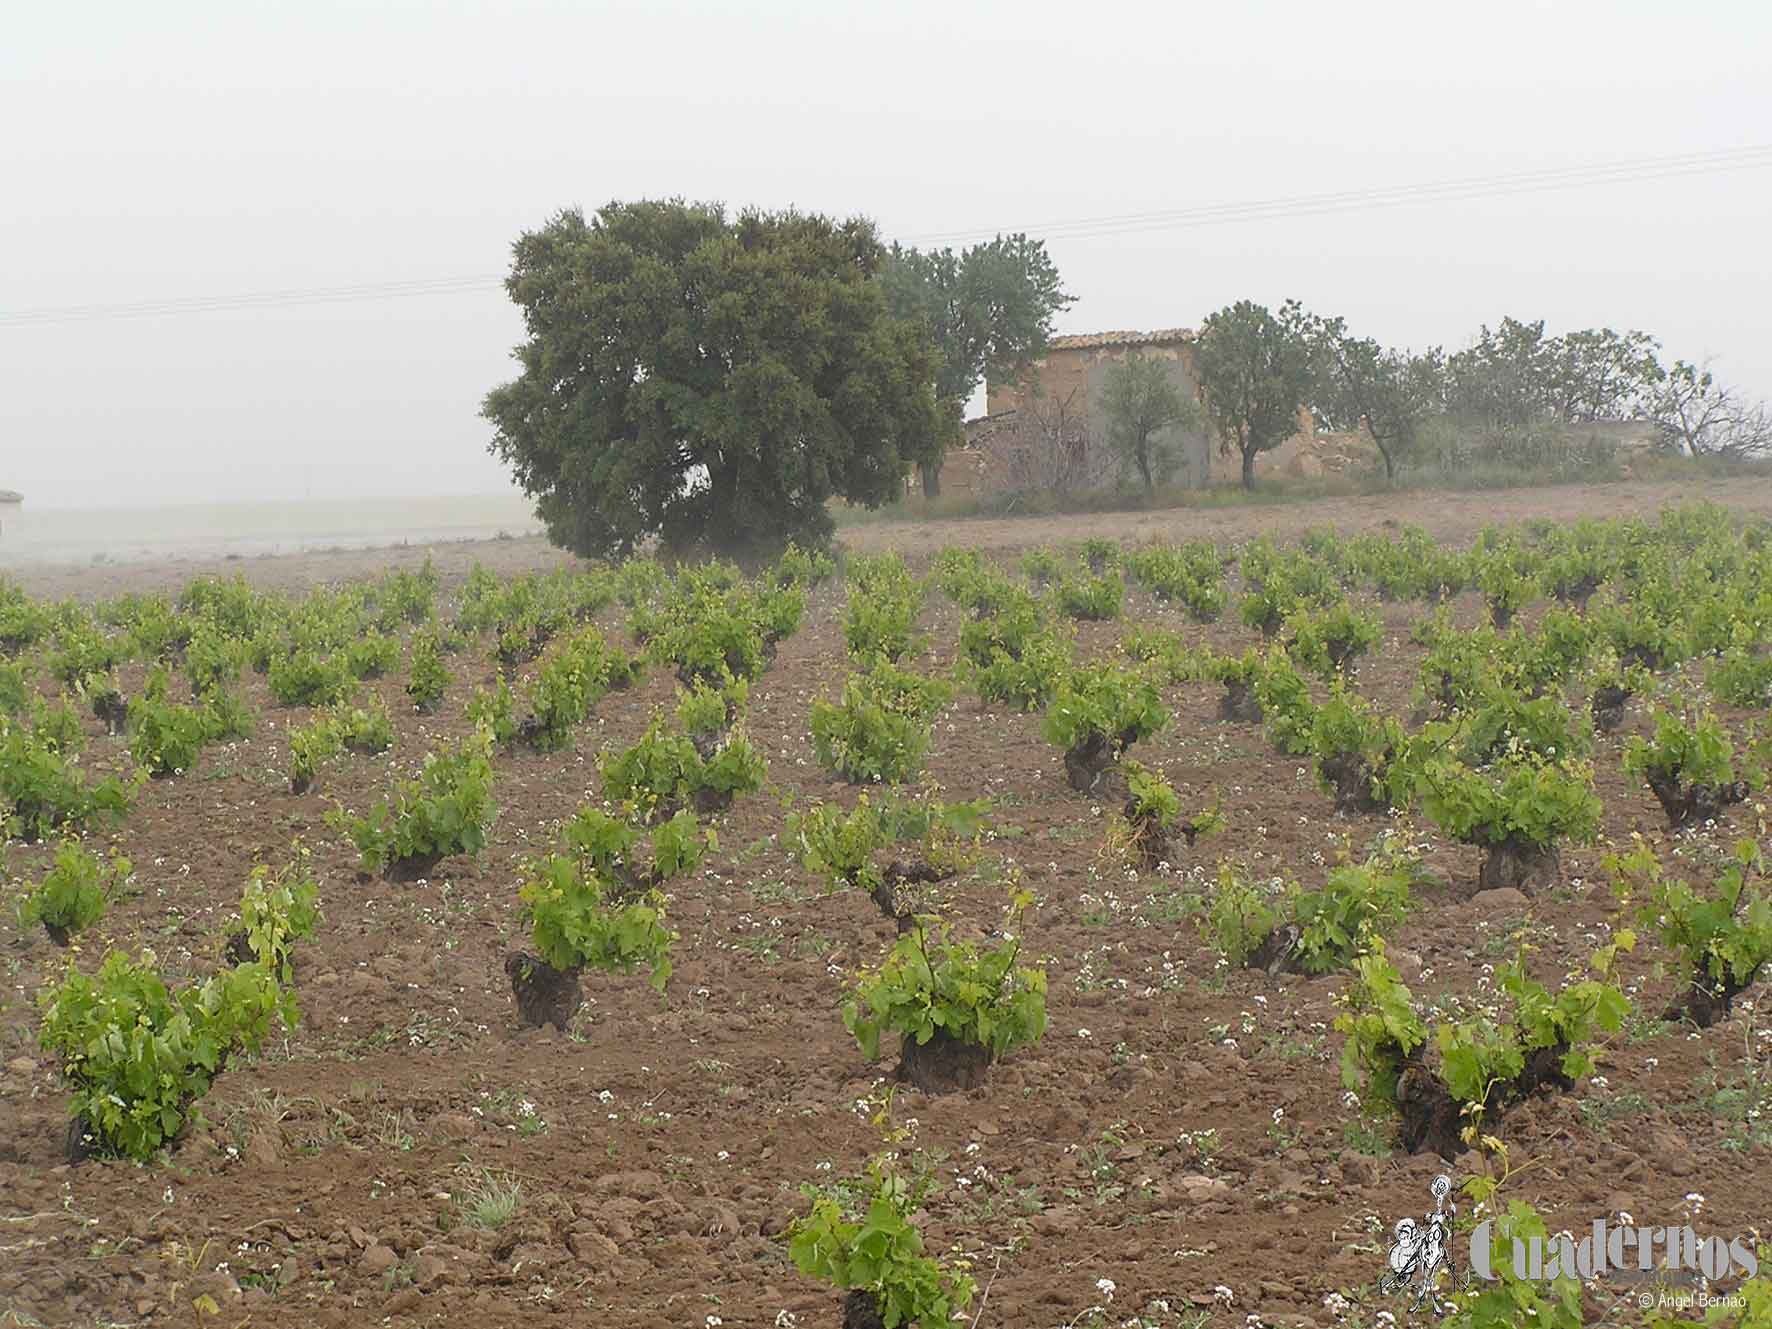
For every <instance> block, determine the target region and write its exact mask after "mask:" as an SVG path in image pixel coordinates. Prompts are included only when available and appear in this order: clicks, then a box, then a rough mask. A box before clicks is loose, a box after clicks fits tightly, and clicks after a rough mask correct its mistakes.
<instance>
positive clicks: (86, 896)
mask: <svg viewBox="0 0 1772 1329" xmlns="http://www.w3.org/2000/svg"><path fill="white" fill-rule="evenodd" d="M133 870H134V869H133V868H132V867H131V866H130V862H129V860H128V859H127V858H124V857H122V856H121V855H117V854H113V855H112V856H111V861H110V862H109V863H105V862H103V861H101V860H100V859H99V856H98V855H97V854H95V853H93V852H92V851H91V850H89V849H87V848H86V847H85V846H84V845H82V844H81V843H80V842H79V841H78V840H76V839H73V838H69V839H65V840H63V841H62V842H61V844H59V845H58V846H56V851H55V863H54V865H53V866H52V867H51V868H50V869H49V871H48V872H46V873H44V874H43V879H42V880H41V881H39V882H38V883H37V885H36V887H35V888H34V889H33V890H32V891H31V893H30V894H29V895H28V896H26V897H25V906H24V911H23V915H22V917H23V921H24V922H25V924H26V925H29V924H32V923H42V924H43V928H44V931H46V932H48V933H49V935H50V938H51V939H52V940H53V941H55V943H56V944H57V945H61V946H65V945H67V944H68V939H69V938H70V937H72V936H73V935H74V934H75V933H76V932H84V931H85V930H86V929H87V928H89V927H91V926H92V925H93V924H94V923H96V922H98V920H99V919H100V918H102V917H103V916H104V912H105V905H106V904H107V903H109V902H110V900H111V898H112V896H113V895H115V894H116V893H117V892H118V891H119V890H120V889H121V888H122V887H123V885H124V883H126V882H127V881H128V880H129V874H130V873H131V872H132V871H133Z"/></svg>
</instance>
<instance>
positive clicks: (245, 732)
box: [203, 687, 258, 742]
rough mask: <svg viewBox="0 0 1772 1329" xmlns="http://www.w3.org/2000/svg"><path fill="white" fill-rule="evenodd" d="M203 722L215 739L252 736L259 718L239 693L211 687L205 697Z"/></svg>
mask: <svg viewBox="0 0 1772 1329" xmlns="http://www.w3.org/2000/svg"><path fill="white" fill-rule="evenodd" d="M203 723H204V725H205V726H206V727H207V729H208V731H209V737H210V739H211V740H213V741H217V742H219V741H221V740H223V739H234V738H251V737H252V735H253V733H254V732H255V731H256V730H257V729H258V718H257V717H256V716H255V715H253V713H252V709H251V707H249V706H247V704H246V703H245V702H244V701H242V700H241V699H240V696H239V694H238V693H235V692H232V691H230V690H228V689H227V688H224V687H214V688H211V689H210V690H209V691H208V692H207V693H205V694H204V697H203Z"/></svg>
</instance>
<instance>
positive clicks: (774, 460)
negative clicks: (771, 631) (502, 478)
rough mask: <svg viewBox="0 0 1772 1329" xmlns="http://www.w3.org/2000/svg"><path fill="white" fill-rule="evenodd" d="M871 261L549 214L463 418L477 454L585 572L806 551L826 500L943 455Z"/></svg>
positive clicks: (889, 486)
mask: <svg viewBox="0 0 1772 1329" xmlns="http://www.w3.org/2000/svg"><path fill="white" fill-rule="evenodd" d="M884 259H885V250H884V248H883V247H882V245H881V244H880V241H879V239H878V237H877V235H876V233H875V230H874V227H873V225H872V223H870V222H868V221H866V220H863V219H860V218H852V219H850V220H848V221H843V222H838V221H834V220H832V219H830V218H826V217H822V216H817V215H809V214H803V213H799V212H794V211H785V212H776V213H765V212H759V211H745V212H741V213H740V214H738V216H737V217H736V218H735V219H731V220H729V219H728V218H727V216H726V213H725V209H724V208H723V207H722V206H721V205H719V204H713V203H688V202H685V201H683V200H681V199H674V200H667V201H651V200H648V201H640V202H633V203H612V204H610V205H609V206H607V207H604V208H601V209H599V210H598V211H597V212H596V213H595V214H594V215H593V216H592V217H591V218H590V219H589V220H587V219H586V218H585V216H584V214H583V213H582V212H580V211H579V210H577V209H570V210H567V211H563V212H561V213H559V214H558V215H556V216H555V217H554V218H553V219H552V220H550V221H549V222H548V223H547V224H546V225H545V226H543V227H541V228H540V229H539V230H535V231H530V232H526V233H525V234H524V235H522V236H521V237H520V238H519V239H518V241H517V243H516V245H515V247H514V258H513V262H512V266H511V273H510V276H509V277H508V278H507V280H506V282H505V288H506V290H507V291H508V292H509V293H510V296H511V299H512V300H513V301H515V302H516V304H517V305H518V306H519V308H520V309H521V310H522V314H523V320H524V324H525V327H526V329H527V337H526V339H525V340H524V341H523V343H522V344H521V345H519V346H518V347H517V348H516V350H515V352H514V357H515V359H516V360H517V362H518V365H519V366H520V368H521V373H520V374H519V376H518V377H517V378H516V379H514V380H513V381H511V382H509V383H506V384H504V385H502V386H500V387H498V388H495V389H494V390H493V391H492V392H491V393H489V394H488V395H487V397H486V400H485V404H484V406H483V408H482V413H483V414H484V415H485V417H486V418H487V419H488V420H489V421H491V423H492V425H493V427H494V430H495V433H494V437H493V440H492V443H491V445H490V447H491V451H492V452H493V453H494V454H495V455H497V456H498V457H500V458H501V459H502V460H503V461H504V462H506V463H507V464H508V465H509V466H510V467H511V469H512V472H513V474H514V475H515V477H516V479H517V482H518V484H519V485H521V486H522V488H523V490H524V492H525V493H527V494H529V495H531V496H532V497H534V498H535V499H536V511H537V514H538V515H539V516H540V517H541V518H542V520H543V521H544V522H545V523H546V525H547V529H548V534H549V537H550V538H551V539H553V540H554V541H555V543H557V544H561V545H564V546H566V547H567V548H569V549H571V550H573V551H574V552H575V553H578V554H580V555H582V556H586V557H597V556H602V557H614V556H621V555H625V554H628V553H631V552H632V551H633V550H634V549H635V548H636V546H637V545H639V544H640V543H641V542H642V541H644V540H645V539H647V538H648V537H649V536H652V535H657V536H660V537H661V538H662V540H663V541H664V544H665V545H666V547H667V548H669V549H671V550H674V551H688V550H692V549H697V548H706V549H714V550H721V551H729V552H737V553H745V552H750V551H757V552H764V551H766V550H767V549H769V548H773V547H777V546H779V545H782V544H784V543H785V542H786V541H788V540H790V539H793V540H798V541H800V542H801V543H814V542H821V541H823V540H825V539H827V538H828V537H829V534H830V530H831V520H830V516H829V514H828V512H827V511H826V506H825V505H826V502H827V501H828V500H829V499H830V498H831V497H833V496H841V497H843V498H846V499H849V500H850V501H852V502H856V503H861V504H864V505H867V506H878V505H879V504H881V503H883V502H887V501H889V500H891V499H894V498H897V497H898V496H899V494H901V493H902V492H903V484H904V479H905V476H906V474H907V473H908V470H909V467H910V466H911V465H912V464H913V463H915V462H918V461H923V460H930V459H933V458H936V457H938V456H939V455H940V449H941V447H942V438H941V423H940V415H939V412H938V410H937V407H936V401H935V395H934V384H935V382H936V376H937V373H938V369H939V364H938V361H937V358H936V356H935V353H934V351H933V349H932V347H931V346H930V343H929V340H928V337H927V335H926V334H925V332H924V331H923V329H922V328H920V327H919V326H918V325H917V324H915V323H913V322H911V321H909V320H907V319H903V318H899V317H896V316H894V315H893V314H892V313H891V312H890V311H889V309H888V307H887V301H886V295H885V292H884V290H883V287H882V283H881V282H880V281H879V280H878V277H879V273H880V269H881V266H882V264H883V262H884Z"/></svg>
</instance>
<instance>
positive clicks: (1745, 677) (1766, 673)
mask: <svg viewBox="0 0 1772 1329" xmlns="http://www.w3.org/2000/svg"><path fill="white" fill-rule="evenodd" d="M1710 690H1711V691H1712V692H1714V693H1715V694H1716V695H1717V698H1718V699H1719V700H1721V701H1726V702H1728V703H1729V704H1730V705H1732V706H1757V707H1761V708H1764V707H1766V706H1772V655H1755V654H1753V653H1751V652H1749V651H1745V650H1742V649H1740V648H1737V649H1735V650H1731V651H1729V652H1727V653H1725V654H1724V655H1723V656H1721V657H1720V658H1719V659H1718V660H1717V662H1716V663H1715V664H1714V665H1712V666H1711V671H1710ZM4 705H5V701H4V700H3V699H0V707H3V706H4Z"/></svg>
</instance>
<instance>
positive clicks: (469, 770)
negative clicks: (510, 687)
mask: <svg viewBox="0 0 1772 1329" xmlns="http://www.w3.org/2000/svg"><path fill="white" fill-rule="evenodd" d="M491 749H492V737H491V735H490V734H488V733H486V732H485V731H483V730H481V731H476V732H475V734H474V736H473V737H472V738H468V739H464V740H462V741H461V742H460V743H458V744H456V745H454V746H453V747H449V748H445V749H443V750H441V751H439V752H432V753H427V754H426V756H425V760H424V765H423V767H422V768H420V770H419V773H418V776H417V778H416V779H413V780H408V781H403V782H402V783H401V784H400V785H399V787H398V788H397V790H396V792H395V795H394V797H393V799H391V800H383V801H382V802H381V803H378V804H377V805H376V806H375V807H374V808H372V809H371V810H370V812H369V814H368V815H367V816H355V815H352V814H351V813H348V812H346V811H345V810H344V809H343V808H342V807H338V808H334V809H333V810H332V811H331V812H328V813H327V814H326V824H327V825H329V826H331V827H333V828H334V829H336V830H340V831H343V832H344V834H345V835H346V836H347V837H349V839H350V840H351V842H352V843H353V844H355V845H356V846H357V853H358V855H359V858H360V860H361V862H362V866H363V870H364V871H365V872H380V871H385V872H387V873H388V874H389V875H393V876H398V877H418V876H423V875H424V874H425V873H426V872H428V871H429V870H430V869H431V868H433V867H435V866H436V865H437V863H438V862H440V861H441V860H442V859H444V858H447V857H449V856H450V855H451V854H478V853H479V852H480V850H481V848H482V847H483V846H484V845H485V843H486V831H487V829H488V828H489V827H490V826H491V825H492V821H493V818H494V817H495V816H496V815H497V808H496V806H495V805H494V803H493V801H492V761H491Z"/></svg>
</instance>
